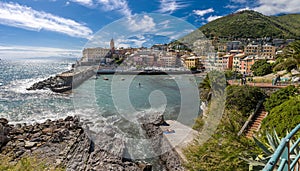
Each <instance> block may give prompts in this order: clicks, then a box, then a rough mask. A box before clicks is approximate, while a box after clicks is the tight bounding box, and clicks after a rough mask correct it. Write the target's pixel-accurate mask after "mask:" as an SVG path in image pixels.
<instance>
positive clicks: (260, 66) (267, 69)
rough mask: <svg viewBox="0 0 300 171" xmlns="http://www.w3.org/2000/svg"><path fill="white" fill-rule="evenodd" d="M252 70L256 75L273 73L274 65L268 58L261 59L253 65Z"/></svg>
mask: <svg viewBox="0 0 300 171" xmlns="http://www.w3.org/2000/svg"><path fill="white" fill-rule="evenodd" d="M251 70H252V71H253V75H254V76H263V75H267V74H270V73H272V66H271V64H269V63H268V62H267V60H259V61H256V62H255V63H254V64H253V65H252V66H251Z"/></svg>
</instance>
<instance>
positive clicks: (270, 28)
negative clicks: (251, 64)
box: [199, 10, 300, 39]
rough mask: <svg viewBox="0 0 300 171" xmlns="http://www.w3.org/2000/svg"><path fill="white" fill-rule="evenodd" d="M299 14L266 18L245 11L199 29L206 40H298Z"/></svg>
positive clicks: (299, 31) (256, 13)
mask: <svg viewBox="0 0 300 171" xmlns="http://www.w3.org/2000/svg"><path fill="white" fill-rule="evenodd" d="M299 28H300V14H285V15H280V16H266V15H263V14H261V13H259V12H256V11H251V10H245V11H240V12H237V13H233V14H229V15H227V16H224V17H221V18H218V19H216V20H214V21H211V22H209V23H207V24H206V25H203V26H201V27H200V28H199V30H200V31H201V32H203V34H204V35H205V36H206V37H208V38H213V37H220V38H228V39H235V38H263V37H271V38H283V39H300V29H299Z"/></svg>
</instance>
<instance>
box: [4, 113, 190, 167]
mask: <svg viewBox="0 0 300 171" xmlns="http://www.w3.org/2000/svg"><path fill="white" fill-rule="evenodd" d="M163 122H164V121H163V117H162V116H155V115H154V117H153V116H152V117H150V118H149V117H143V118H142V119H141V123H142V124H141V125H142V128H143V129H144V130H145V132H146V135H147V136H148V137H149V138H152V139H151V140H152V141H151V144H152V148H153V149H154V150H155V151H156V152H157V154H161V155H159V156H158V158H159V163H160V165H161V167H160V169H161V170H184V169H183V167H182V165H181V160H180V158H179V156H178V154H177V153H176V152H175V151H174V150H172V148H171V147H170V144H168V142H167V141H166V140H165V138H164V137H163V136H162V130H161V129H160V128H159V125H160V124H161V123H163ZM103 128H104V129H102V130H103V131H100V132H98V133H97V134H93V132H92V131H89V130H88V128H84V126H83V124H82V122H80V119H79V117H78V116H74V117H71V116H68V117H66V118H65V119H59V120H56V121H51V120H47V121H45V122H44V123H36V124H33V125H26V124H16V125H11V124H9V123H8V121H7V120H6V119H4V118H0V155H4V156H9V157H11V159H12V161H11V162H16V161H19V160H20V159H21V158H22V157H26V156H35V157H37V158H39V159H42V160H43V161H45V162H46V163H47V164H49V165H51V166H57V167H63V168H66V170H70V171H71V170H72V171H73V170H76V171H79V170H130V171H132V170H133V171H134V170H136V171H140V170H141V171H149V170H153V167H152V165H151V164H149V163H148V162H146V161H143V160H131V159H128V158H124V156H125V155H124V153H126V143H125V141H124V139H122V137H119V136H117V134H116V130H114V127H112V126H109V125H104V126H103ZM153 137H154V138H153ZM162 148H164V149H165V148H168V150H167V152H165V153H163V154H162V150H163V149H162ZM163 151H164V150H163Z"/></svg>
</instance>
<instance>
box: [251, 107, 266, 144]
mask: <svg viewBox="0 0 300 171" xmlns="http://www.w3.org/2000/svg"><path fill="white" fill-rule="evenodd" d="M267 114H268V113H267V112H266V111H265V108H264V106H261V107H260V109H259V110H258V112H257V113H256V114H255V115H254V118H253V120H252V122H250V124H249V126H248V129H247V130H246V137H247V138H252V137H253V134H254V133H255V132H257V131H258V130H259V129H260V126H261V123H262V120H263V119H264V118H265V117H266V116H267Z"/></svg>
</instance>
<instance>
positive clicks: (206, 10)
mask: <svg viewBox="0 0 300 171" xmlns="http://www.w3.org/2000/svg"><path fill="white" fill-rule="evenodd" d="M214 11H215V10H214V9H213V8H209V9H205V10H193V13H194V14H196V15H198V16H200V17H202V16H204V15H205V14H208V13H212V12H214Z"/></svg>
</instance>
